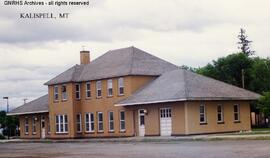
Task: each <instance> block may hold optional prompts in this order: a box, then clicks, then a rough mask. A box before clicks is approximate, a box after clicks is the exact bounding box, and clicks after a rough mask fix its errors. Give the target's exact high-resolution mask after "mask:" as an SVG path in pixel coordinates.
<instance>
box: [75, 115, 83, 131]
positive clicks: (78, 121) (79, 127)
mask: <svg viewBox="0 0 270 158" xmlns="http://www.w3.org/2000/svg"><path fill="white" fill-rule="evenodd" d="M76 126H77V132H78V133H80V132H82V115H81V114H77V116H76Z"/></svg>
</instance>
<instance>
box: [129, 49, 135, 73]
mask: <svg viewBox="0 0 270 158" xmlns="http://www.w3.org/2000/svg"><path fill="white" fill-rule="evenodd" d="M131 49H132V55H131V64H130V71H129V73H130V74H132V68H133V63H134V54H135V53H134V50H135V49H134V47H133V46H131Z"/></svg>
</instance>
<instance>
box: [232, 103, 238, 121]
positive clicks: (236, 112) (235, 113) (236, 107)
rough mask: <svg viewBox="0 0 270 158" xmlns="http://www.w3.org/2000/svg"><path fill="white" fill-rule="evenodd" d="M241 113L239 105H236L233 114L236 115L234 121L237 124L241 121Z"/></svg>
mask: <svg viewBox="0 0 270 158" xmlns="http://www.w3.org/2000/svg"><path fill="white" fill-rule="evenodd" d="M239 111H240V109H239V105H238V104H235V105H234V106H233V114H234V121H235V122H238V121H240V115H239Z"/></svg>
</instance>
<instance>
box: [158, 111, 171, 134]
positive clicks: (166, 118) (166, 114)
mask: <svg viewBox="0 0 270 158" xmlns="http://www.w3.org/2000/svg"><path fill="white" fill-rule="evenodd" d="M171 113H172V110H171V108H162V109H160V135H161V136H171V134H172V114H171Z"/></svg>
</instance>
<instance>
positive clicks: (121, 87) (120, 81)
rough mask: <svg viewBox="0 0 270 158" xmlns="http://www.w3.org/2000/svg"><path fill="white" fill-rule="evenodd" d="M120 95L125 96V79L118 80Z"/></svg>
mask: <svg viewBox="0 0 270 158" xmlns="http://www.w3.org/2000/svg"><path fill="white" fill-rule="evenodd" d="M118 95H124V78H123V77H121V78H118Z"/></svg>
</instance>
